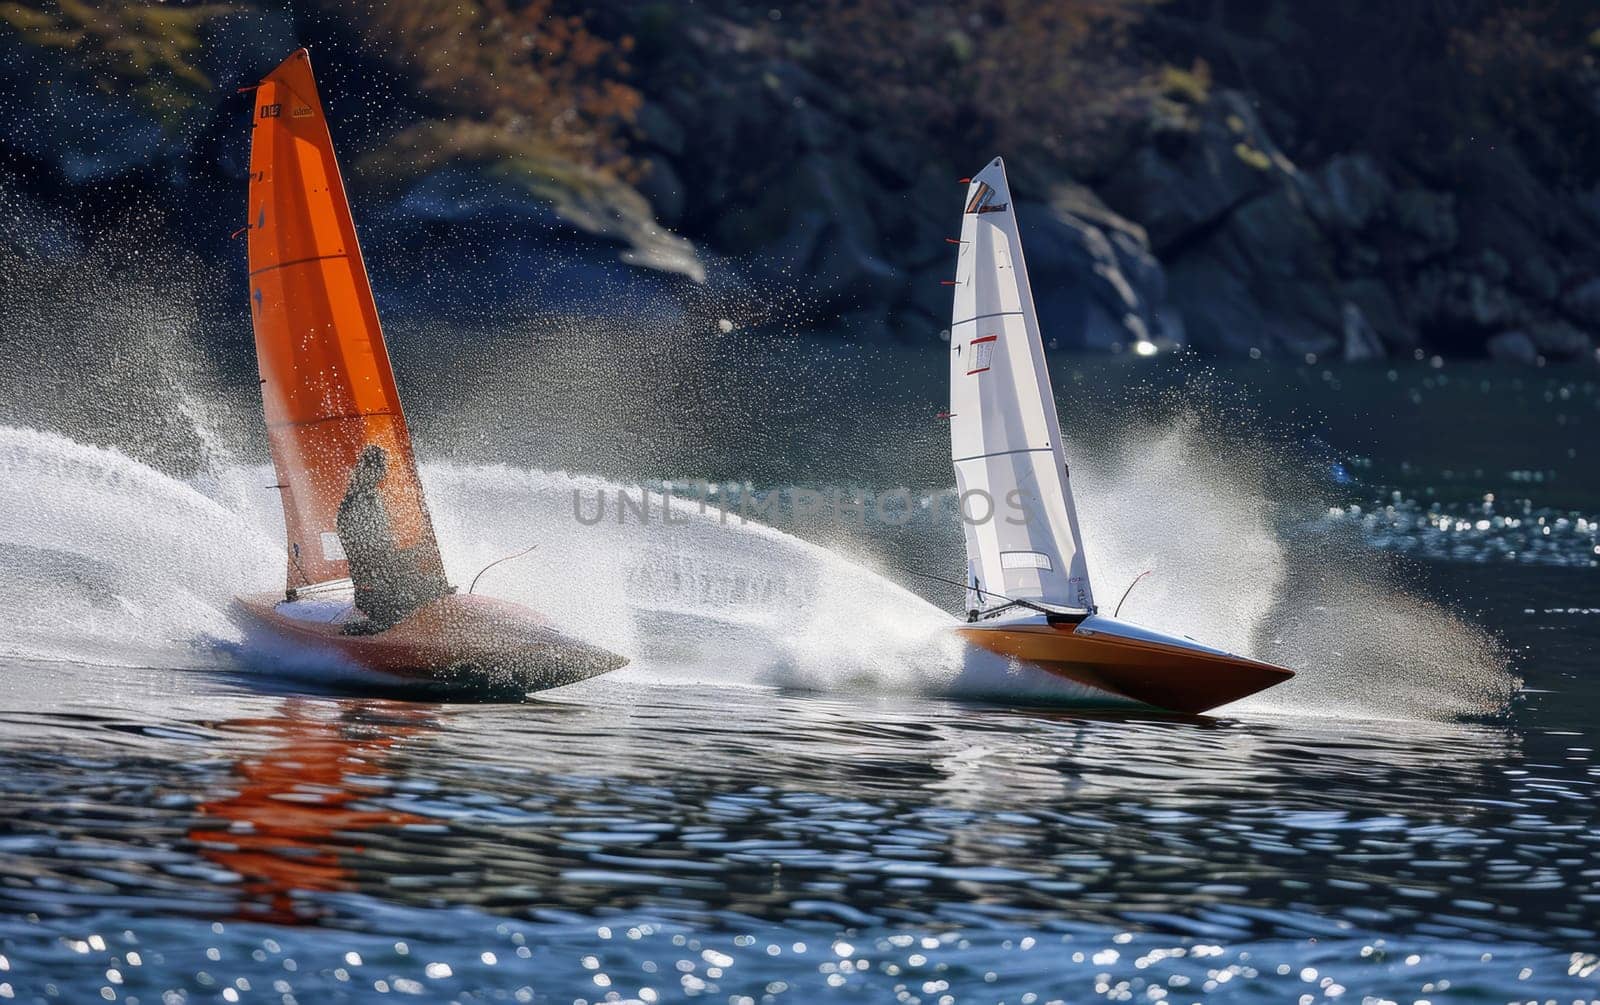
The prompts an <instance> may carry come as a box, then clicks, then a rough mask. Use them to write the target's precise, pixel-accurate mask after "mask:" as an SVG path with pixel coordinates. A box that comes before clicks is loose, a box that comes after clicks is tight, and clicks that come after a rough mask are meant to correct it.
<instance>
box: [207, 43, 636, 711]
mask: <svg viewBox="0 0 1600 1005" xmlns="http://www.w3.org/2000/svg"><path fill="white" fill-rule="evenodd" d="M254 93H255V106H254V114H253V118H252V129H253V132H252V136H251V143H250V192H249V210H250V219H249V223H248V227H247V231H248V236H249V241H248V244H249V272H250V314H251V319H252V322H253V324H254V327H255V342H256V357H257V362H258V364H259V367H260V372H261V395H262V402H263V407H264V410H265V414H266V425H267V436H268V441H269V445H270V448H271V453H272V463H273V467H274V469H275V470H276V472H277V477H278V484H277V485H276V486H275V487H276V488H277V489H278V490H279V492H280V493H281V498H282V503H283V522H284V530H285V533H286V535H287V539H288V540H287V551H288V556H287V574H286V580H287V581H286V585H285V590H284V592H283V593H282V594H265V595H259V596H251V597H240V598H237V600H236V601H235V609H236V610H237V612H238V613H239V615H240V617H241V618H242V619H243V621H244V622H245V624H246V627H247V629H248V630H249V632H250V634H251V639H250V642H251V643H252V644H253V646H254V645H259V646H261V647H264V648H265V649H266V651H269V652H278V653H284V654H285V656H286V658H285V659H284V660H283V663H284V665H285V666H287V667H292V668H296V669H298V668H308V667H310V668H316V669H317V670H318V671H319V672H322V673H326V674H327V675H328V676H329V677H331V678H334V679H338V680H340V681H342V682H348V683H356V684H359V685H369V686H377V687H380V688H390V689H399V690H403V691H404V692H406V693H417V692H422V693H431V694H438V695H441V696H450V695H455V696H499V695H508V694H516V693H526V692H529V691H536V690H543V689H545V688H551V687H559V686H561V685H563V684H569V683H572V682H574V681H578V680H583V679H585V678H589V677H593V676H596V675H598V674H602V673H606V672H607V671H610V670H614V669H616V668H618V667H620V666H622V665H623V664H625V663H626V662H627V660H626V659H624V658H623V657H621V656H618V655H616V654H615V653H611V652H607V651H606V650H604V649H600V648H598V647H596V646H592V645H589V644H586V643H583V642H579V641H577V640H575V639H572V638H569V637H567V636H565V635H563V634H561V633H560V632H558V631H556V630H555V629H554V628H553V627H552V626H551V625H550V624H549V623H548V622H547V621H546V620H545V619H543V618H542V617H540V616H539V615H537V614H535V613H534V612H533V611H530V610H528V609H527V608H524V607H522V606H520V605H517V604H513V603H509V602H507V601H503V600H497V599H493V598H489V597H484V596H478V595H473V594H472V593H471V592H470V591H469V592H468V593H467V594H461V593H458V592H456V591H455V590H454V589H453V588H451V587H450V586H449V585H448V583H447V581H446V578H445V571H444V562H443V559H442V558H441V557H440V554H439V545H438V543H437V541H436V540H435V539H434V532H433V522H432V519H431V518H430V517H429V514H428V506H427V500H426V499H425V498H424V496H423V491H422V483H421V481H420V480H419V478H418V476H417V463H416V457H415V455H414V454H413V451H412V445H411V437H410V434H409V432H408V431H407V428H406V420H405V413H404V412H403V410H402V409H401V406H400V395H399V391H398V390H397V388H396V386H395V379H394V373H393V371H392V370H391V369H390V366H389V354H388V350H387V347H386V346H385V344H384V340H383V330H382V328H381V327H380V325H379V322H378V310H377V304H376V302H375V301H374V300H373V296H372V289H371V286H370V284H369V282H368V279H367V270H366V265H365V264H364V262H363V260H362V257H361V247H360V244H359V243H358V242H357V240H356V231H355V223H354V220H353V219H352V217H351V213H350V205H349V201H348V199H347V198H346V195H345V190H344V182H343V179H342V178H341V177H340V174H339V166H338V162H337V160H336V159H335V157H334V152H333V140H332V137H331V135H330V133H329V130H328V123H327V118H326V116H325V115H324V112H323V107H322V102H321V101H320V99H319V97H318V94H317V86H316V81H315V79H314V78H313V76H312V72H311V57H310V54H309V53H308V52H307V51H306V50H305V49H300V50H298V51H296V52H294V53H293V54H291V55H290V56H289V58H288V59H286V60H284V61H283V63H282V64H280V65H279V66H278V67H277V69H275V70H273V71H272V72H271V73H269V74H268V75H267V76H266V78H265V79H264V80H262V81H261V83H260V84H259V85H257V87H256V88H255V92H254Z"/></svg>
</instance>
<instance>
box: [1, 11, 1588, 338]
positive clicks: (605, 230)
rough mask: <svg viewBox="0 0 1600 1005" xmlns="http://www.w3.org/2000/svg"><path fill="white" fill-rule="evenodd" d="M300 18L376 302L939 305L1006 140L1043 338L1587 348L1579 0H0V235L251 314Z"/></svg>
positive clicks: (780, 310) (793, 311)
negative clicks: (983, 171)
mask: <svg viewBox="0 0 1600 1005" xmlns="http://www.w3.org/2000/svg"><path fill="white" fill-rule="evenodd" d="M300 44H307V45H309V46H311V49H312V55H313V59H314V61H315V65H316V67H317V69H318V72H319V75H320V79H321V83H322V87H323V91H324V95H323V96H324V100H325V102H326V103H327V105H328V108H329V112H330V117H331V119H332V124H333V131H334V137H335V141H336V142H337V144H338V145H339V147H340V150H341V155H342V157H343V159H344V161H345V166H346V171H347V175H348V182H349V184H350V186H351V188H352V195H353V199H354V202H355V206H356V215H357V220H358V222H359V224H360V225H361V226H362V229H363V236H364V238H365V242H366V244H367V245H368V257H369V259H370V264H371V265H372V268H373V272H374V278H375V281H376V285H377V287H378V291H379V296H380V300H381V302H382V303H383V306H384V307H385V309H386V311H388V312H390V316H391V319H392V318H393V317H394V316H396V315H397V314H398V313H399V312H404V311H407V310H410V311H414V312H420V313H423V314H427V313H432V312H449V313H460V314H465V315H469V316H477V315H482V314H484V313H492V312H494V311H495V310H497V309H499V308H502V307H505V306H507V305H515V304H526V303H527V302H529V301H536V302H537V303H539V305H540V306H541V307H544V308H550V309H556V310H560V309H562V308H563V307H565V306H567V305H570V306H572V307H573V308H574V309H581V310H582V311H583V312H585V313H593V312H595V311H597V310H598V311H602V312H603V311H604V310H605V309H606V304H605V303H603V302H597V301H606V302H610V301H613V300H614V299H615V298H614V296H613V294H614V291H615V290H617V289H619V288H626V289H628V290H629V291H631V292H632V293H633V294H635V295H642V296H645V297H649V298H653V299H656V300H659V301H665V302H669V303H677V304H685V305H698V307H697V309H696V310H694V311H691V312H690V315H691V316H696V317H698V316H704V315H705V314H706V313H707V310H706V307H707V304H708V302H710V304H711V307H712V308H714V309H713V310H711V312H710V316H712V317H716V316H718V315H728V316H731V317H732V318H733V320H735V321H737V322H738V323H740V324H741V325H753V326H758V327H759V326H762V325H779V326H787V327H790V328H793V329H805V330H817V331H821V332H823V333H826V334H830V335H836V336H837V337H841V338H847V339H858V340H864V341H872V340H899V341H905V342H911V343H913V344H915V343H919V342H925V341H928V340H933V339H936V338H937V337H938V335H939V333H940V331H941V329H942V328H943V327H944V326H945V325H946V324H947V322H948V316H947V315H948V290H947V289H946V288H944V287H941V286H940V283H939V281H940V279H941V278H946V276H947V274H948V273H949V271H950V270H951V267H952V266H951V256H950V254H949V249H948V248H947V246H946V245H945V244H944V242H943V240H942V238H943V237H944V236H945V235H947V234H949V233H950V232H952V230H953V229H954V228H955V227H956V225H957V223H958V220H957V218H956V203H957V200H958V199H959V197H960V189H959V188H958V187H957V186H956V184H955V182H956V180H957V178H959V177H961V176H962V175H965V174H968V173H970V172H971V171H972V170H973V169H974V168H975V167H976V166H977V165H979V164H982V163H983V162H984V161H985V160H986V159H987V158H989V157H990V156H993V155H995V154H1001V155H1003V156H1005V157H1006V158H1007V163H1008V165H1009V167H1010V169H1011V177H1012V182H1013V187H1014V189H1015V194H1016V197H1017V200H1018V203H1019V209H1020V210H1021V219H1022V222H1023V228H1024V231H1025V235H1026V236H1025V241H1026V243H1027V250H1028V256H1029V264H1030V267H1031V269H1032V272H1033V275H1034V288H1035V290H1036V291H1037V294H1038V296H1039V299H1040V304H1039V306H1040V310H1041V312H1042V314H1043V320H1044V325H1045V330H1046V332H1047V337H1048V338H1050V339H1051V340H1053V341H1054V342H1055V343H1056V344H1057V345H1059V346H1060V347H1062V348H1078V349H1089V350H1103V351H1109V352H1119V351H1122V352H1126V351H1129V350H1131V349H1134V348H1135V347H1137V346H1138V345H1139V343H1141V342H1148V343H1150V344H1151V345H1153V346H1156V347H1163V348H1164V347H1168V346H1175V345H1188V346H1190V347H1193V348H1194V349H1197V350H1199V351H1202V352H1206V353H1214V354H1223V355H1246V354H1249V355H1258V354H1259V355H1261V356H1265V357H1269V358H1270V357H1284V358H1292V359H1296V360H1299V359H1301V358H1302V357H1304V356H1306V355H1307V354H1315V355H1316V356H1318V357H1320V358H1322V359H1335V358H1347V359H1367V358H1374V357H1388V358H1411V357H1415V356H1418V355H1421V356H1432V355H1435V354H1437V355H1442V356H1446V357H1449V356H1463V357H1470V356H1489V357H1493V358H1495V359H1500V360H1506V361H1514V362H1522V363H1538V362H1540V361H1548V362H1561V361H1575V360H1585V361H1590V362H1593V361H1594V359H1595V339H1596V335H1597V333H1600V149H1597V146H1600V70H1597V68H1596V56H1597V54H1600V13H1597V11H1596V8H1595V7H1594V5H1593V4H1590V3H1583V2H1539V0H1511V2H1501V3H1492V2H1482V0H1434V2H1429V3H1407V4H1400V5H1395V4H1389V3H1375V2H1360V3H1343V4H1304V3H1296V2H1288V0H1277V2H1273V0H1261V2H1227V0H1172V2H1158V0H1078V2H1072V3H1060V4H1036V3H1030V2H1024V0H991V2H982V3H976V4H961V5H951V6H944V5H927V4H922V3H917V2H912V0H863V2H856V3H851V2H842V0H820V2H815V3H806V4H799V5H783V6H773V5H768V4H739V3H732V2H725V0H711V2H704V3H693V4H668V3H649V2H627V0H605V2H597V3H588V4H584V3H568V2H562V0H531V2H516V0H482V2H421V3H405V4H379V3H372V2H365V0H311V2H300V3H289V2H277V0H233V2H228V3H144V2H137V0H110V2H106V3H99V4H90V3H84V2H79V0H58V2H54V3H34V2H28V3H15V2H13V3H0V199H3V201H4V202H5V203H6V204H7V205H5V207H4V209H5V213H4V215H5V217H6V219H5V222H4V225H3V226H0V246H3V251H4V253H5V254H7V255H9V256H13V257H21V258H23V259H47V260H48V259H51V258H56V259H60V260H62V261H71V260H72V259H73V257H74V256H76V255H80V254H82V253H83V249H84V248H85V247H95V248H104V247H106V246H107V245H108V242H109V243H110V244H111V245H112V246H114V247H116V248H118V249H119V250H118V251H117V252H116V253H115V254H113V255H112V258H113V259H114V260H115V261H118V262H125V263H128V267H130V268H132V267H135V265H136V263H140V262H142V263H143V264H142V265H140V266H138V267H142V268H145V269H149V268H151V267H152V266H151V263H152V262H156V263H164V262H169V261H176V260H182V261H186V262H189V263H190V264H191V265H192V264H193V262H195V261H198V262H199V263H201V264H202V266H204V268H202V269H201V270H199V271H201V272H203V273H204V275H205V283H204V284H202V285H203V286H204V287H205V289H204V290H203V291H202V292H201V293H200V294H198V296H199V298H200V299H201V300H202V301H203V302H204V303H205V305H206V308H207V309H208V310H210V311H212V312H214V313H216V314H219V315H222V316H225V317H229V318H233V317H235V316H237V320H238V321H239V323H240V327H243V311H242V309H241V305H242V302H243V301H242V297H241V296H238V295H236V294H237V291H238V290H239V289H241V288H242V285H241V284H242V279H241V278H240V273H241V270H242V267H243V252H242V248H241V247H239V246H238V245H237V244H234V245H230V244H229V242H228V240H227V235H228V233H229V232H230V231H232V230H233V229H235V227H236V226H237V225H238V224H239V223H241V222H242V219H243V203H244V172H245V167H244V165H245V159H246V155H247V136H248V129H247V126H248V115H247V100H246V99H245V98H244V97H242V96H240V95H238V94H237V93H236V90H237V88H239V87H241V86H243V85H248V84H251V83H253V82H254V81H255V80H257V79H259V78H260V77H261V76H262V75H263V74H265V73H266V72H267V71H268V70H270V69H271V68H272V66H273V65H275V64H276V62H277V61H278V60H279V59H281V58H282V57H283V56H284V55H285V54H287V53H288V52H289V51H290V50H291V49H292V48H294V47H295V46H297V45H300ZM190 271H191V273H192V272H193V271H195V270H193V269H191V270H190ZM729 291H737V293H736V294H735V293H732V292H729ZM235 301H238V303H237V304H236V303H235ZM612 309H613V310H615V311H618V312H622V313H624V314H625V312H626V311H628V310H630V309H632V307H630V306H618V307H614V308H612ZM1142 348H1144V350H1145V351H1148V350H1149V347H1148V346H1147V347H1142Z"/></svg>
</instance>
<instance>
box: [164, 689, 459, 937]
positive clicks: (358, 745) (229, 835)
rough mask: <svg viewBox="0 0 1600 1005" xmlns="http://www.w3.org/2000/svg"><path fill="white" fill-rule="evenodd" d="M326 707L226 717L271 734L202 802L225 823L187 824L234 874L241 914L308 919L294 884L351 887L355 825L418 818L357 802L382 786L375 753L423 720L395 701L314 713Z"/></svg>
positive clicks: (282, 920) (300, 888) (314, 888)
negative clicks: (266, 745)
mask: <svg viewBox="0 0 1600 1005" xmlns="http://www.w3.org/2000/svg"><path fill="white" fill-rule="evenodd" d="M329 707H330V706H327V705H325V704H320V703H314V702H307V701H298V700H291V701H289V702H288V703H286V704H285V706H284V713H285V714H284V715H283V716H281V717H278V718H270V719H243V720H236V721H234V722H231V723H227V724H225V728H231V729H235V730H242V731H246V732H261V733H269V734H272V735H274V736H276V737H277V738H278V742H277V743H275V744H274V746H273V747H272V748H271V749H270V750H268V751H267V752H265V753H264V754H262V755H260V756H259V757H253V758H249V759H246V760H243V761H240V762H239V763H238V764H237V765H236V766H235V768H234V770H235V772H236V773H237V775H238V791H237V793H235V794H234V795H232V796H230V797H228V798H226V799H218V800H213V801H210V802H206V803H203V804H201V806H200V808H199V809H200V812H201V813H202V814H203V815H204V816H205V817H206V818H207V820H208V821H217V822H225V823H226V825H227V826H226V827H225V828H219V827H216V826H214V825H208V826H204V827H197V828H195V829H194V830H192V831H190V833H189V837H190V839H191V840H194V841H196V842H197V843H199V844H200V846H201V849H202V854H204V855H205V856H206V858H208V859H210V860H211V861H213V862H215V863H217V864H218V865H220V866H222V867H224V868H226V869H228V870H229V871H231V872H235V873H238V874H239V875H240V876H242V877H243V881H242V890H243V892H244V897H243V898H242V900H241V904H240V907H239V911H238V914H239V916H240V917H245V918H250V919H252V920H258V921H272V922H276V923H279V924H292V923H295V922H297V921H305V920H310V917H311V915H310V914H309V913H308V911H307V910H306V909H305V905H300V907H299V909H297V907H296V903H295V900H294V894H295V893H297V892H299V893H307V892H309V893H326V892H333V891H339V890H349V889H354V888H355V885H356V884H355V876H354V874H353V872H352V871H351V869H350V867H349V865H348V864H347V856H348V855H350V854H352V853H360V852H361V851H363V850H364V849H363V848H362V846H361V845H360V844H359V843H358V835H360V834H361V833H362V832H366V831H372V830H375V829H379V828H395V827H403V826H406V825H407V824H414V823H420V822H422V819H423V818H421V817H417V816H414V815H412V814H409V813H400V812H395V811H393V810H385V809H378V808H370V807H366V806H363V805H362V803H363V800H366V799H369V798H374V797H376V796H378V795H380V794H382V793H383V792H385V791H387V790H386V787H385V786H383V785H382V784H381V781H380V780H381V779H382V778H383V777H384V776H385V774H386V769H385V763H384V762H385V761H386V760H387V758H388V756H389V755H390V754H391V753H392V752H393V749H394V748H395V747H396V745H397V744H400V743H401V742H402V741H404V740H405V739H407V738H408V737H410V736H411V735H413V734H415V733H417V732H419V731H420V730H423V729H425V728H427V727H428V726H430V725H431V721H430V720H429V719H427V718H425V717H424V716H423V715H422V714H420V713H419V712H418V711H417V710H415V709H414V708H411V707H409V706H406V705H401V704H392V705H391V704H389V703H384V702H372V703H363V704H362V705H360V706H357V707H356V709H355V711H354V714H352V712H351V711H349V710H342V711H341V712H340V713H339V714H338V716H337V717H324V716H323V715H320V714H319V711H320V710H325V709H328V708H329ZM374 712H378V713H381V714H379V715H377V716H374V715H373V714H372V713H374Z"/></svg>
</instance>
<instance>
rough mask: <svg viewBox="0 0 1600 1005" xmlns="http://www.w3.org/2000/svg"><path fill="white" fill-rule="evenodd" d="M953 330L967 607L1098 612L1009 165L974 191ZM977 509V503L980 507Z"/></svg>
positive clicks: (953, 415)
mask: <svg viewBox="0 0 1600 1005" xmlns="http://www.w3.org/2000/svg"><path fill="white" fill-rule="evenodd" d="M960 244H961V248H960V251H959V253H958V256H957V261H956V278H955V298H954V303H953V305H952V308H951V318H952V323H951V326H950V352H951V356H950V410H949V415H950V456H951V461H952V463H953V465H954V467H955V474H956V489H957V492H958V493H959V495H960V497H961V500H962V503H963V516H964V520H963V524H964V528H965V535H966V545H967V567H968V576H967V587H968V590H967V606H968V608H969V609H972V610H983V609H985V608H988V607H991V606H996V605H999V604H1002V603H1004V602H1005V601H1004V600H1002V599H1000V598H1002V597H1005V598H1012V599H1017V600H1028V601H1032V602H1035V603H1040V604H1046V605H1051V606H1054V607H1060V608H1066V609H1074V610H1093V609H1094V594H1093V592H1092V591H1091V589H1090V585H1089V574H1088V566H1087V563H1086V561H1085V559H1084V554H1083V543H1082V538H1081V536H1080V534H1079V530H1078V519H1077V511H1076V507H1075V506H1074V504H1073V501H1072V489H1071V485H1070V484H1069V480H1068V473H1067V463H1066V454H1065V451H1064V449H1063V444H1062V439H1061V429H1060V421H1059V419H1058V418H1057V416H1056V407H1055V394H1054V392H1053V390H1052V389H1051V386H1050V377H1049V373H1048V371H1047V369H1046V366H1045V358H1044V342H1043V338H1042V336H1041V334H1040V331H1039V322H1038V315H1037V313H1036V311H1035V309H1034V303H1033V292H1032V290H1031V289H1030V287H1029V284H1028V273H1027V265H1026V263H1025V261H1024V259H1023V254H1022V241H1021V238H1020V236H1019V235H1018V232H1017V223H1016V214H1015V211H1014V209H1013V206H1012V200H1011V190H1010V186H1009V185H1008V183H1007V181H1006V176H1005V165H1004V164H1002V163H1001V161H1000V160H999V159H996V160H994V161H992V162H990V163H989V164H988V165H987V166H985V168H984V169H983V170H982V171H981V172H979V173H978V174H977V175H975V176H974V177H973V178H972V179H971V181H970V183H969V185H968V189H967V200H966V203H965V209H964V212H963V215H962V226H961V239H960ZM975 503H976V505H974V504H975Z"/></svg>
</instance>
